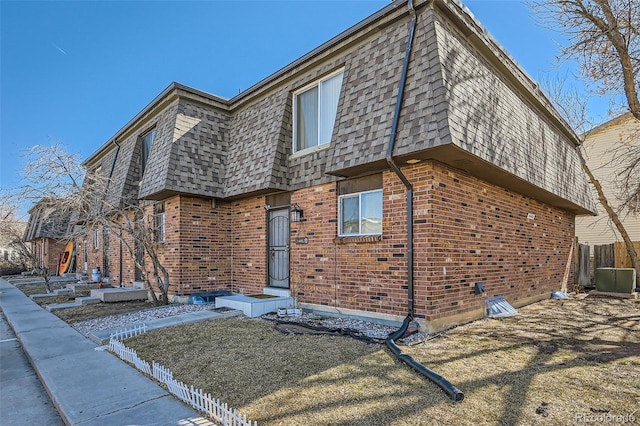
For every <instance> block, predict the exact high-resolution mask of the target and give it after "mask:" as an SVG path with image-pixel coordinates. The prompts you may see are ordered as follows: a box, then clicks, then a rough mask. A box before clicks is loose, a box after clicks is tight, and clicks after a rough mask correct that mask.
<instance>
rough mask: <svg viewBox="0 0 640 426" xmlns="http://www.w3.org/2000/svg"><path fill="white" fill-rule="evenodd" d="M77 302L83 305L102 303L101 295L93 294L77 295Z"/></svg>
mask: <svg viewBox="0 0 640 426" xmlns="http://www.w3.org/2000/svg"><path fill="white" fill-rule="evenodd" d="M76 303H79V304H81V305H83V306H84V305H97V304H98V303H102V300H100V298H99V297H91V296H83V297H76Z"/></svg>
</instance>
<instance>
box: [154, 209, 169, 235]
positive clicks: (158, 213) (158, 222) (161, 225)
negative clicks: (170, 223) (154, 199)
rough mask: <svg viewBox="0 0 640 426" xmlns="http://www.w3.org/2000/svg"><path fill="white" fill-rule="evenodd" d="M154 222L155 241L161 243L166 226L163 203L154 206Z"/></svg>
mask: <svg viewBox="0 0 640 426" xmlns="http://www.w3.org/2000/svg"><path fill="white" fill-rule="evenodd" d="M154 222H155V223H154V225H155V236H156V241H157V242H159V243H163V242H164V239H165V234H166V232H165V231H166V226H167V216H166V214H165V212H164V203H158V204H156V205H155V206H154Z"/></svg>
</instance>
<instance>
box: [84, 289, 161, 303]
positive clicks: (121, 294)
mask: <svg viewBox="0 0 640 426" xmlns="http://www.w3.org/2000/svg"><path fill="white" fill-rule="evenodd" d="M91 297H97V298H99V299H100V300H101V301H102V302H105V303H109V302H129V301H132V300H148V299H149V290H147V289H140V288H132V287H124V288H118V287H116V288H98V289H93V290H91Z"/></svg>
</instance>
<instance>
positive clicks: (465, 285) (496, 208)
mask: <svg viewBox="0 0 640 426" xmlns="http://www.w3.org/2000/svg"><path fill="white" fill-rule="evenodd" d="M420 169H423V170H420ZM419 170H420V172H419V174H420V175H421V178H420V179H419V180H418V184H417V185H416V198H417V199H418V200H419V199H420V197H425V198H426V199H428V200H429V205H428V206H426V207H427V208H423V206H424V204H423V203H421V202H419V201H416V204H417V207H416V216H415V233H416V236H417V240H416V245H415V256H416V260H417V267H416V312H417V313H418V314H419V315H425V317H426V319H427V320H431V319H435V318H442V317H447V316H450V315H454V314H459V313H464V312H468V311H472V310H474V309H478V308H480V309H482V308H483V303H484V297H485V296H493V295H497V294H501V295H504V296H505V297H506V298H507V300H509V301H511V302H512V303H513V302H515V301H517V300H520V299H526V298H528V297H533V296H537V295H542V294H546V293H549V292H550V291H551V290H554V289H555V290H558V289H560V287H561V285H562V280H563V277H564V274H565V269H566V265H567V262H571V260H572V259H571V258H570V251H571V246H572V243H573V237H574V216H573V214H570V213H568V212H565V211H562V210H560V209H557V208H553V207H550V206H548V205H545V204H543V203H541V202H538V201H535V200H533V199H531V198H528V197H526V196H523V195H521V194H517V193H514V192H511V191H509V190H506V189H504V188H500V187H497V186H495V185H491V184H488V183H486V182H484V181H481V180H479V179H476V178H473V177H471V176H469V175H467V174H465V173H460V172H456V171H454V170H452V169H449V168H447V167H444V166H441V165H438V164H432V165H431V164H428V163H427V164H425V165H422V166H417V167H416V168H413V169H410V170H408V171H407V172H408V173H407V174H408V177H409V179H410V180H412V181H413V182H415V181H416V172H418V171H419ZM424 177H426V179H424ZM423 180H424V183H423ZM529 213H533V214H535V219H533V220H530V219H527V214H529ZM478 281H479V282H482V283H483V284H484V287H485V290H486V294H485V295H482V296H481V295H474V294H473V286H474V283H475V282H478Z"/></svg>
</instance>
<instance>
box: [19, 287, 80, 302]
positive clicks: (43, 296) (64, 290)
mask: <svg viewBox="0 0 640 426" xmlns="http://www.w3.org/2000/svg"><path fill="white" fill-rule="evenodd" d="M65 294H73V290H71V289H69V288H58V289H56V290H53V293H38V294H32V295H31V296H29V297H30V298H31V300H36V299H46V298H47V297H56V296H63V295H65Z"/></svg>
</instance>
